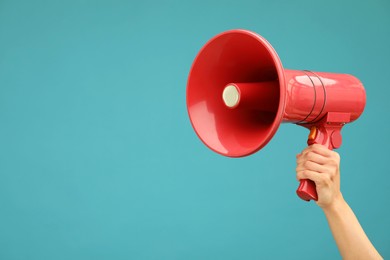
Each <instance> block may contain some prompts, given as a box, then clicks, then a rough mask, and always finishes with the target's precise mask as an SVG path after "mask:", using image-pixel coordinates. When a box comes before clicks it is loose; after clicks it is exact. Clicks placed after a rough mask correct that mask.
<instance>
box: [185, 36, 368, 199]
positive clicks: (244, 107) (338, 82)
mask: <svg viewBox="0 0 390 260" xmlns="http://www.w3.org/2000/svg"><path fill="white" fill-rule="evenodd" d="M365 103H366V94H365V90H364V87H363V85H362V83H361V82H360V81H359V80H358V79H357V78H356V77H354V76H352V75H348V74H337V73H324V72H312V71H308V70H287V69H284V68H283V66H282V63H281V62H280V59H279V57H278V55H277V53H276V52H275V50H274V49H273V48H272V46H271V45H270V44H269V43H268V42H267V41H266V40H265V39H264V38H263V37H261V36H260V35H258V34H256V33H254V32H251V31H247V30H231V31H227V32H224V33H221V34H219V35H217V36H215V37H214V38H212V39H211V40H210V41H209V42H208V43H206V44H205V45H204V46H203V48H202V49H201V51H200V52H199V53H198V55H197V57H196V58H195V60H194V62H193V65H192V68H191V71H190V74H189V77H188V83H187V109H188V114H189V117H190V121H191V123H192V126H193V128H194V130H195V132H196V133H197V135H198V137H199V138H200V139H201V140H202V141H203V142H204V143H205V144H206V145H207V146H208V147H209V148H210V149H212V150H213V151H215V152H217V153H219V154H222V155H224V156H229V157H242V156H247V155H250V154H252V153H254V152H257V151H258V150H260V149H261V148H263V147H264V146H265V145H266V144H267V143H268V142H269V141H270V140H271V138H272V137H273V136H274V134H275V132H276V131H277V129H278V128H279V125H280V124H281V123H294V124H297V125H301V126H304V127H306V128H308V129H310V134H309V138H308V141H307V142H308V144H309V145H310V144H314V143H319V144H323V145H325V146H327V147H328V148H329V149H336V148H338V147H340V145H341V141H342V138H341V134H340V131H341V128H342V127H343V126H344V125H345V124H347V123H350V122H353V121H354V120H356V119H357V118H359V116H360V115H361V114H362V113H363V110H364V107H365ZM297 194H298V196H299V197H300V198H302V199H304V200H310V199H313V200H317V193H316V189H315V184H314V183H313V182H312V181H310V180H302V181H301V183H300V186H299V187H298V189H297Z"/></svg>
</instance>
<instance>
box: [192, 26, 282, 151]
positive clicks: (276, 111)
mask: <svg viewBox="0 0 390 260" xmlns="http://www.w3.org/2000/svg"><path fill="white" fill-rule="evenodd" d="M285 92H286V91H285V85H284V75H283V67H282V64H281V62H280V60H279V57H278V56H277V54H276V52H275V51H274V49H273V48H272V46H271V45H270V44H269V43H268V42H267V41H266V40H265V39H264V38H262V37H261V36H259V35H257V34H255V33H253V32H250V31H245V30H231V31H227V32H224V33H222V34H219V35H217V36H215V37H214V38H212V39H211V40H210V41H209V42H208V43H206V45H205V46H204V47H203V48H202V49H201V51H200V52H199V54H198V55H197V57H196V58H195V61H194V63H193V65H192V68H191V71H190V74H189V78H188V83H187V109H188V113H189V116H190V120H191V123H192V126H193V127H194V129H195V132H196V133H197V135H198V136H199V138H200V139H201V140H202V141H203V142H204V143H205V144H206V145H207V146H208V147H209V148H210V149H212V150H214V151H215V152H217V153H220V154H222V155H225V156H230V157H241V156H246V155H249V154H252V153H254V152H256V151H258V150H259V149H261V148H262V147H263V146H265V145H266V144H267V143H268V142H269V141H270V139H271V138H272V136H273V135H274V134H275V132H276V130H277V129H278V127H279V125H280V123H281V121H282V116H283V111H284V105H285V104H284V103H285Z"/></svg>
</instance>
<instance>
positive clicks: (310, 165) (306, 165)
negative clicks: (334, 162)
mask: <svg viewBox="0 0 390 260" xmlns="http://www.w3.org/2000/svg"><path fill="white" fill-rule="evenodd" d="M296 170H297V171H303V170H309V171H315V172H319V173H325V172H327V167H325V166H323V165H321V164H318V163H315V162H312V161H304V162H302V163H300V164H298V165H297V169H296Z"/></svg>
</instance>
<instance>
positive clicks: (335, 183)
mask: <svg viewBox="0 0 390 260" xmlns="http://www.w3.org/2000/svg"><path fill="white" fill-rule="evenodd" d="M296 171H297V179H298V180H302V179H310V180H312V181H314V182H315V184H316V189H317V194H318V201H317V204H318V205H319V206H320V207H321V208H323V209H325V208H327V207H330V206H332V205H333V204H334V203H335V202H337V201H339V200H343V196H342V194H341V192H340V156H339V154H338V153H336V152H334V151H331V150H329V149H327V148H326V147H325V146H323V145H320V144H313V145H310V146H308V147H307V148H306V149H304V150H303V151H302V153H300V154H298V155H297V168H296Z"/></svg>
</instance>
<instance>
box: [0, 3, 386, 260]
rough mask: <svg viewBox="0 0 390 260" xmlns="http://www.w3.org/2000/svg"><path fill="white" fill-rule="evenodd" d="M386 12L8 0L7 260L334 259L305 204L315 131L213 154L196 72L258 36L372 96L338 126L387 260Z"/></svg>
mask: <svg viewBox="0 0 390 260" xmlns="http://www.w3.org/2000/svg"><path fill="white" fill-rule="evenodd" d="M389 13H390V4H389V2H388V1H386V0H374V1H317V2H314V1H278V0H272V1H211V0H209V1H109V0H107V1H27V0H25V1H23V0H21V1H16V0H8V1H7V0H0V259H4V260H8V259H39V260H44V259H94V260H98V259H170V260H171V259H188V260H190V259H213V260H214V259H224V260H225V259H337V258H339V254H338V251H337V248H336V246H335V244H334V242H333V238H332V236H331V234H330V231H329V229H328V226H327V223H326V220H325V217H324V216H323V214H322V211H321V210H320V209H319V208H318V207H317V206H316V205H315V204H314V203H304V202H302V201H301V200H299V199H298V198H297V197H296V195H295V189H296V187H297V184H298V183H297V182H296V180H295V172H294V169H295V154H296V153H298V152H300V150H302V149H303V148H304V147H305V142H306V138H307V134H308V133H307V130H305V129H303V128H300V127H298V126H295V125H282V126H281V128H280V130H279V131H278V133H277V134H276V136H275V138H274V139H273V140H272V141H271V142H270V143H269V145H268V146H267V147H266V148H264V149H263V150H262V151H260V152H259V153H257V154H255V155H253V156H249V157H246V158H242V159H230V158H225V157H222V156H219V155H217V154H215V153H213V152H211V151H210V150H208V149H207V148H206V147H205V146H204V145H203V144H202V143H201V142H200V140H198V138H197V137H196V135H195V133H194V132H193V130H192V128H191V125H190V122H189V119H188V117H187V111H186V105H185V91H186V79H187V75H188V72H189V69H190V66H191V63H192V61H193V58H194V57H195V55H196V54H197V52H198V51H199V49H200V48H201V46H202V45H203V44H204V43H205V42H206V41H207V40H208V39H209V38H211V37H212V36H214V35H215V34H217V33H220V32H222V31H224V30H228V29H233V28H245V29H250V30H253V31H255V32H257V33H259V34H261V35H263V36H264V37H265V38H266V39H267V40H268V41H269V42H270V43H271V44H272V45H273V46H274V48H275V49H276V51H277V52H278V54H279V56H280V58H281V60H282V62H283V64H284V66H285V67H286V68H292V69H311V70H314V71H328V72H345V73H350V74H353V75H355V76H357V77H358V78H359V79H361V81H362V82H363V83H364V85H365V88H366V91H367V106H366V110H365V112H364V114H363V116H362V117H361V118H360V119H359V120H358V121H356V122H355V123H353V124H351V125H348V126H347V127H345V129H344V130H343V134H344V143H343V147H342V148H341V149H340V150H339V152H340V154H341V157H342V191H343V193H344V196H345V198H346V199H347V201H348V202H349V203H350V205H351V206H352V208H353V209H354V211H355V213H356V214H357V215H358V217H359V220H360V221H361V224H362V225H363V227H364V228H365V231H366V232H367V234H368V236H369V237H370V239H371V240H372V242H373V243H374V244H375V246H376V247H377V248H378V250H379V251H380V252H381V254H382V255H383V256H384V257H385V258H386V257H387V258H388V257H390V238H389V234H390V223H389V222H390V221H389V220H390V201H389V200H390V170H389V146H390V139H389V133H390V131H389V130H390V127H389V112H390V111H389V96H390V88H389V71H390V67H389V60H390V51H389V50H390V48H389V46H390V15H389Z"/></svg>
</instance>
